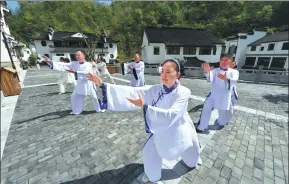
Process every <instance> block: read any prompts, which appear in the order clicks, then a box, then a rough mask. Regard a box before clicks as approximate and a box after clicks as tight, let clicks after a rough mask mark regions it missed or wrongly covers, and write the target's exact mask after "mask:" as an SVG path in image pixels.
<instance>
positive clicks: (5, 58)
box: [0, 33, 11, 63]
mask: <svg viewBox="0 0 289 184" xmlns="http://www.w3.org/2000/svg"><path fill="white" fill-rule="evenodd" d="M0 37H1V56H0V57H1V62H2V63H5V62H11V61H10V57H9V53H8V50H7V48H6V46H5V44H4V40H3V39H4V38H3V36H2V33H1V35H0Z"/></svg>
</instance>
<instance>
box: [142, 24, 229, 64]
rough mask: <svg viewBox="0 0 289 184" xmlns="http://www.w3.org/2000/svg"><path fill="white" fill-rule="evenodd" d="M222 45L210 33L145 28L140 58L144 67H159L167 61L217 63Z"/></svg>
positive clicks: (183, 29) (181, 29) (196, 30)
mask: <svg viewBox="0 0 289 184" xmlns="http://www.w3.org/2000/svg"><path fill="white" fill-rule="evenodd" d="M223 44H224V43H223V42H222V41H221V40H220V39H219V38H217V37H216V36H215V35H214V34H213V33H212V32H210V31H208V30H205V29H191V28H164V27H162V28H151V27H149V28H146V29H145V30H144V33H143V41H142V59H143V61H144V62H145V63H147V64H159V63H161V62H163V61H164V60H165V59H168V58H178V59H180V60H185V61H186V62H187V63H190V64H191V65H193V66H194V65H199V64H197V63H195V62H196V61H207V62H210V63H216V62H218V61H219V59H220V55H221V52H222V45H223Z"/></svg>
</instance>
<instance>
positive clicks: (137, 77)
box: [127, 54, 145, 87]
mask: <svg viewBox="0 0 289 184" xmlns="http://www.w3.org/2000/svg"><path fill="white" fill-rule="evenodd" d="M144 69H145V66H144V62H143V61H141V59H140V56H139V54H136V55H135V57H134V62H131V63H130V64H128V70H127V73H130V74H133V77H132V78H131V82H130V86H132V87H140V86H144V85H145V78H144Z"/></svg>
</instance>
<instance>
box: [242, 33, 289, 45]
mask: <svg viewBox="0 0 289 184" xmlns="http://www.w3.org/2000/svg"><path fill="white" fill-rule="evenodd" d="M279 41H288V31H282V32H278V33H274V34H268V35H266V36H264V37H262V38H260V39H259V40H257V41H255V42H253V43H251V44H249V45H248V46H257V45H260V44H261V43H269V42H279Z"/></svg>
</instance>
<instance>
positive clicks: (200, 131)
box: [196, 128, 204, 133]
mask: <svg viewBox="0 0 289 184" xmlns="http://www.w3.org/2000/svg"><path fill="white" fill-rule="evenodd" d="M196 132H197V133H203V132H204V131H202V130H199V129H197V128H196Z"/></svg>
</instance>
